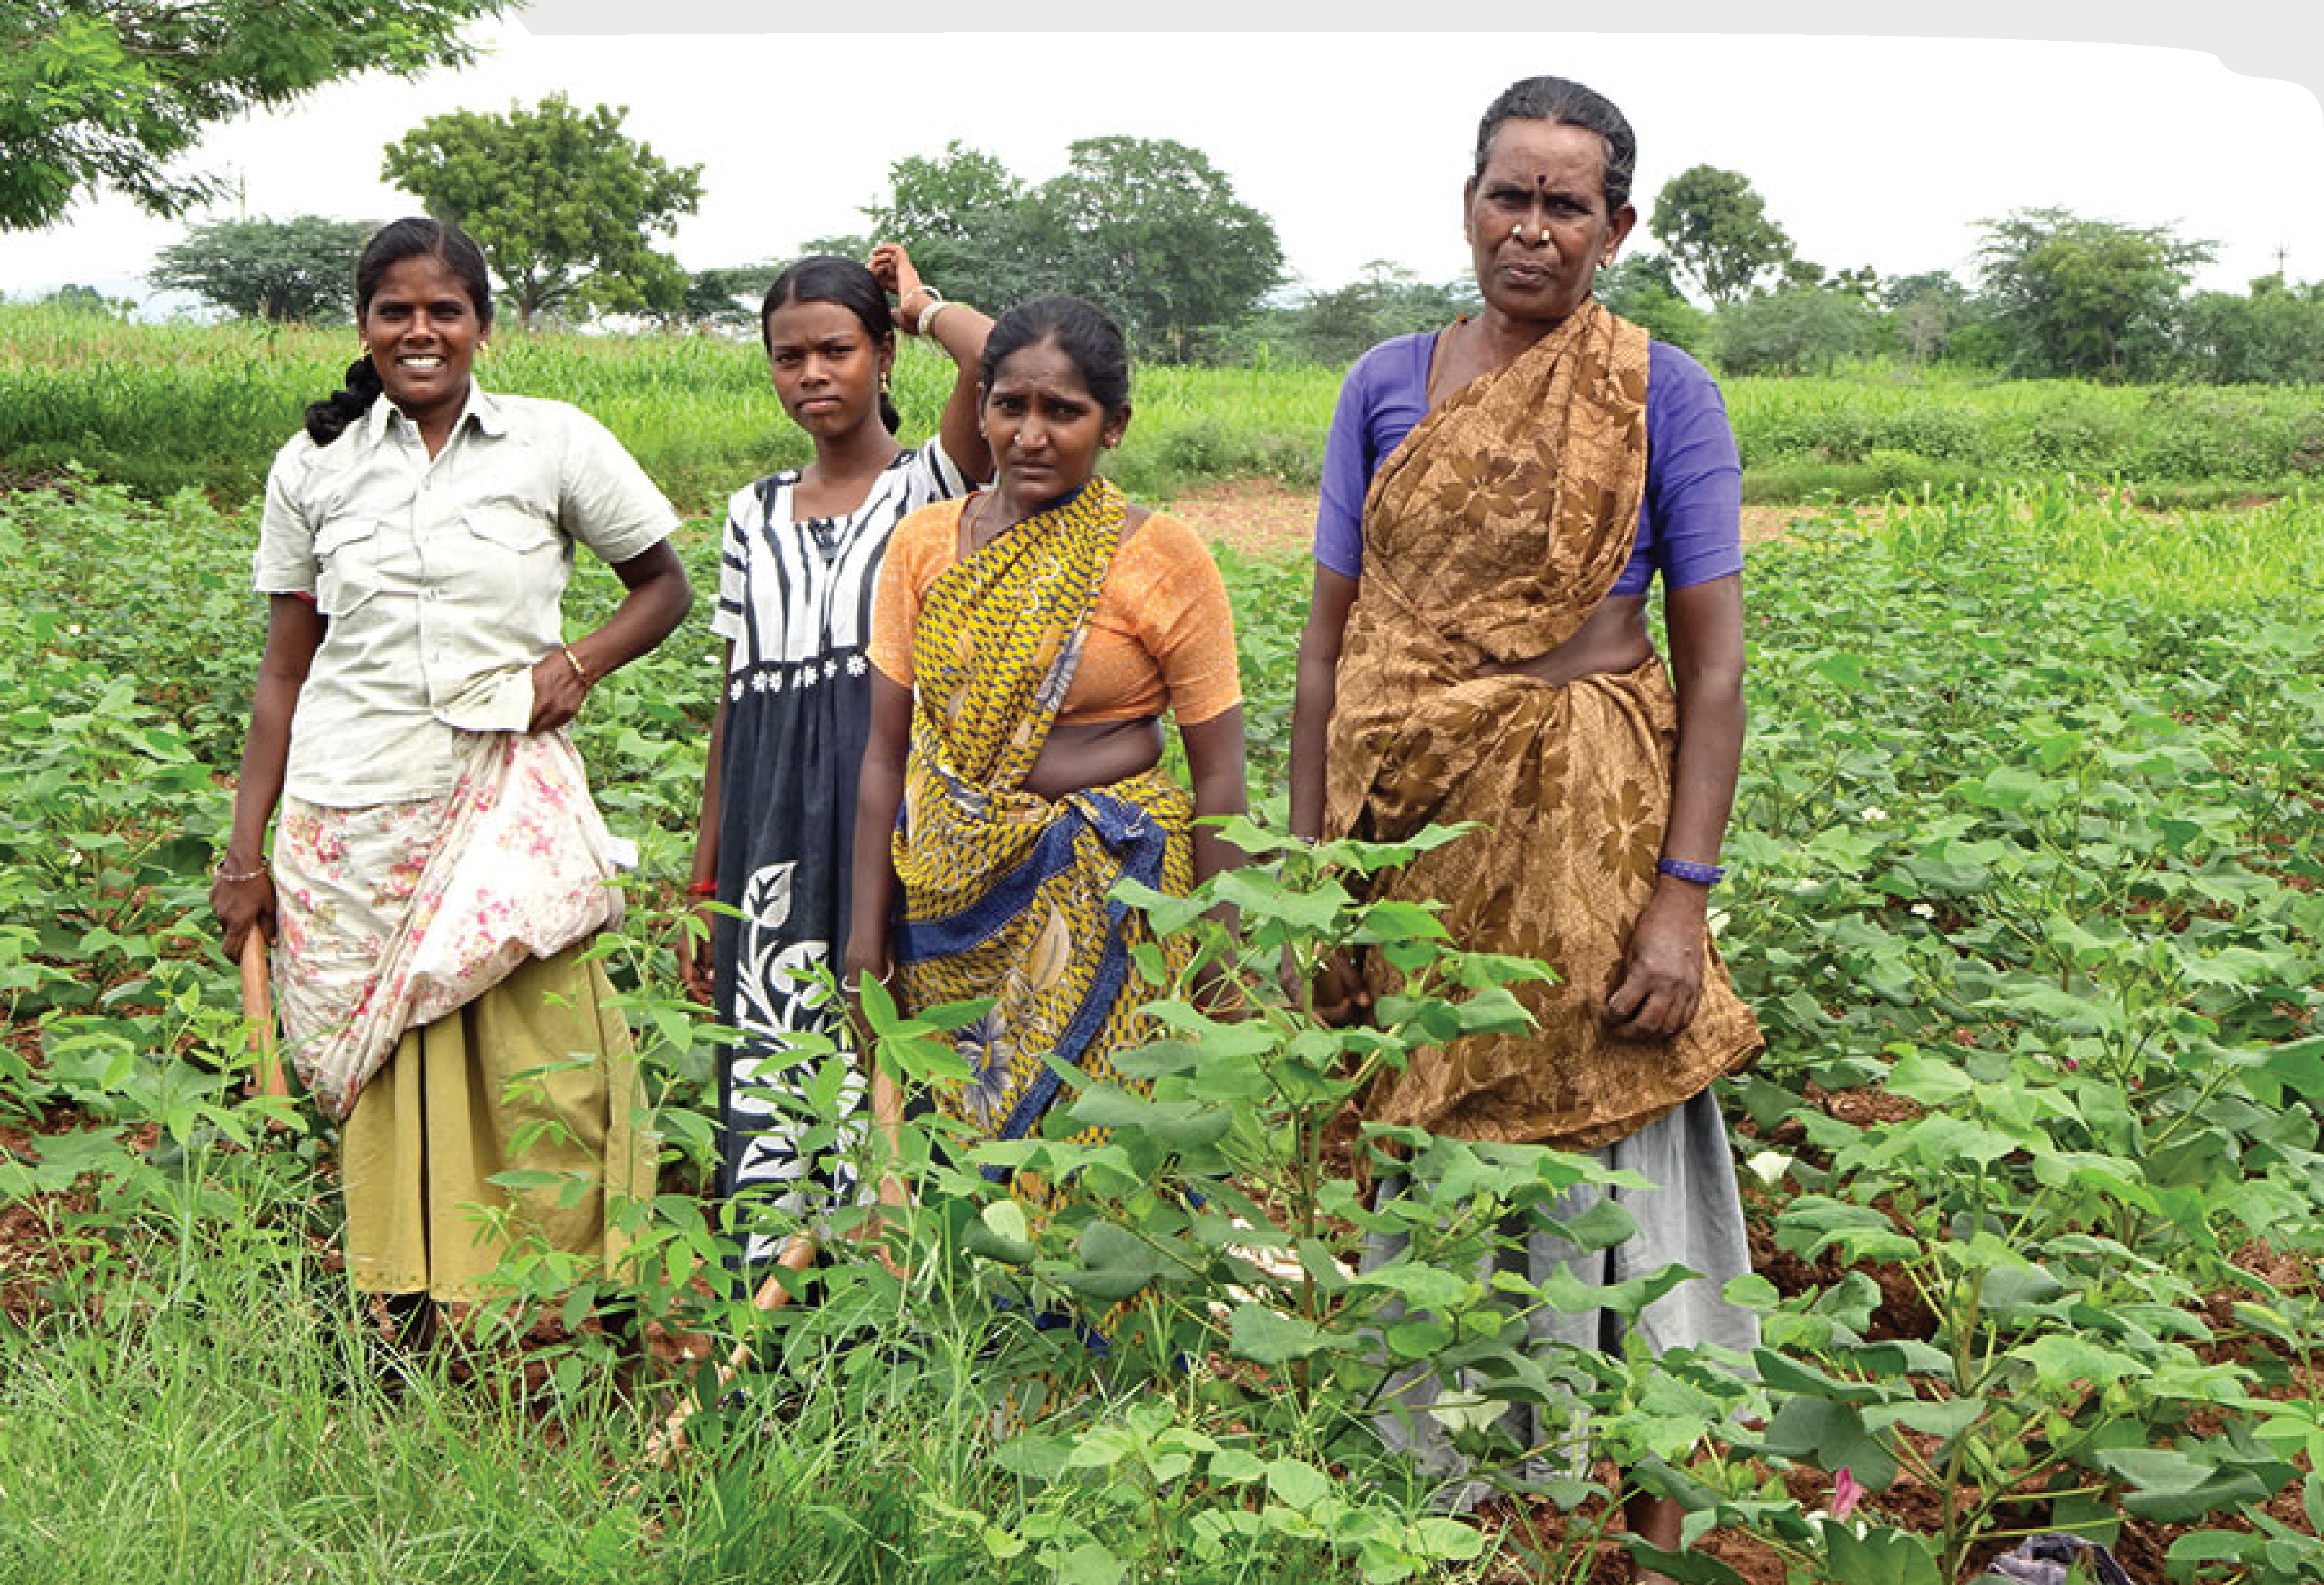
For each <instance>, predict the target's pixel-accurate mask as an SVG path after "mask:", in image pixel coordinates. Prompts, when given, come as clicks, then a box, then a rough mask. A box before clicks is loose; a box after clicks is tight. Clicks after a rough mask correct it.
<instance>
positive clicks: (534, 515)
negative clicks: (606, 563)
mask: <svg viewBox="0 0 2324 1585" xmlns="http://www.w3.org/2000/svg"><path fill="white" fill-rule="evenodd" d="M460 523H461V525H462V530H463V532H462V533H460V534H459V535H457V536H456V537H457V538H458V539H459V540H460V541H462V542H463V543H462V545H461V552H460V559H461V560H462V561H464V562H466V567H465V568H464V569H463V570H462V571H463V573H464V575H465V577H466V579H472V580H474V581H475V583H476V584H478V585H480V586H483V587H487V588H490V589H493V590H496V591H497V593H498V595H499V597H500V598H521V597H522V596H523V594H524V593H526V592H528V591H530V590H537V589H543V588H546V589H560V588H561V587H562V585H563V579H562V576H561V575H562V572H563V570H564V565H565V558H566V557H567V555H568V554H569V553H570V552H569V550H568V546H569V544H570V542H569V541H567V539H566V537H565V535H564V534H563V533H560V532H559V531H558V528H557V525H556V524H553V523H551V522H549V519H547V518H546V517H543V516H541V515H540V514H539V513H538V512H535V511H534V510H532V508H530V506H528V505H525V503H523V502H522V501H519V500H513V499H506V500H490V501H479V502H477V503H476V504H475V505H473V506H471V507H469V508H468V509H467V510H466V512H464V513H462V514H461V515H460Z"/></svg>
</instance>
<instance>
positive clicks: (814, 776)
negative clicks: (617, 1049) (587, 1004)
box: [710, 439, 968, 1265]
mask: <svg viewBox="0 0 2324 1585" xmlns="http://www.w3.org/2000/svg"><path fill="white" fill-rule="evenodd" d="M797 487H798V474H797V473H796V472H785V473H778V474H771V475H770V476H768V477H765V478H762V479H761V480H759V481H758V482H757V483H756V484H753V485H751V486H749V487H746V488H744V489H742V490H738V491H736V492H735V494H734V496H733V501H732V502H731V504H730V505H729V507H728V511H727V516H726V533H725V541H724V556H723V557H722V559H721V565H720V568H719V575H718V615H717V616H716V617H715V619H714V620H713V621H712V622H711V625H710V626H711V631H712V632H714V633H716V634H718V635H720V636H721V637H724V638H726V639H729V640H732V641H733V659H732V662H731V663H730V665H729V668H728V671H727V675H726V739H725V749H724V758H723V761H722V769H721V776H722V779H721V783H720V790H719V805H718V807H719V830H718V896H719V900H720V901H721V902H724V903H726V904H731V905H732V906H733V907H734V908H735V909H736V910H737V911H738V912H739V913H741V915H742V917H741V918H740V919H739V920H737V919H730V918H726V917H724V916H721V917H720V918H719V919H718V921H717V922H716V925H715V930H714V932H713V935H712V941H713V945H714V949H715V969H716V984H717V1007H718V1015H719V1017H720V1019H721V1020H722V1021H723V1022H724V1023H726V1024H731V1025H733V1027H734V1028H736V1029H738V1030H740V1031H741V1032H742V1034H743V1037H744V1038H743V1039H742V1042H741V1043H739V1044H736V1045H734V1046H732V1047H729V1048H728V1049H727V1051H726V1052H725V1053H724V1056H723V1059H722V1061H721V1063H720V1075H719V1085H718V1102H719V1117H720V1120H721V1123H722V1126H723V1131H724V1146H723V1155H722V1161H721V1171H720V1174H719V1177H720V1183H719V1187H720V1190H721V1191H722V1192H724V1193H725V1194H727V1195H729V1196H734V1197H740V1198H742V1199H744V1200H748V1201H751V1202H753V1204H754V1205H755V1204H764V1203H772V1204H775V1205H778V1206H779V1207H781V1208H782V1209H783V1210H785V1211H787V1212H788V1213H790V1214H791V1215H793V1216H798V1215H808V1216H812V1215H813V1214H814V1211H815V1208H816V1204H817V1203H834V1202H835V1203H838V1204H843V1205H844V1204H849V1203H852V1202H853V1200H854V1199H855V1197H856V1187H857V1186H856V1182H855V1178H856V1174H855V1173H854V1171H853V1168H852V1167H851V1166H850V1165H848V1164H847V1163H846V1161H845V1160H844V1159H842V1158H843V1157H844V1156H847V1155H852V1154H853V1148H854V1147H853V1141H854V1140H855V1139H857V1138H858V1137H860V1130H861V1123H860V1120H858V1118H857V1117H856V1114H857V1113H859V1112H860V1110H861V1106H862V1095H861V1087H860V1085H859V1084H858V1083H857V1082H856V1081H855V1080H853V1078H852V1077H849V1078H847V1079H846V1080H844V1082H843V1081H842V1080H841V1078H840V1075H841V1074H842V1072H843V1071H844V1070H846V1069H847V1067H848V1065H847V1064H846V1063H845V1061H844V1058H843V1059H841V1060H840V1061H839V1063H838V1065H836V1066H833V1065H831V1063H830V1060H829V1059H826V1058H824V1057H821V1056H818V1055H814V1054H807V1053H801V1052H798V1043H797V1042H796V1041H795V1039H794V1038H793V1037H794V1036H796V1035H797V1034H798V1033H801V1032H817V1033H836V1032H837V1030H838V1028H839V1018H838V1008H837V1006H836V1005H835V1003H834V1002H833V1001H832V999H831V997H830V995H829V992H828V990H827V988H826V987H825V982H824V980H823V978H822V976H823V975H824V974H825V973H826V972H827V973H828V975H829V976H830V978H831V981H832V982H833V983H836V981H837V978H838V975H839V969H840V958H841V955H842V954H843V953H844V951H845V950H846V945H847V920H848V915H847V894H848V869H849V864H850V861H851V859H852V857H853V841H854V836H855V783H856V774H857V772H858V770H859V768H860V766H861V765H862V759H863V743H864V738H865V737H866V735H867V733H868V731H869V728H870V726H871V666H870V663H868V662H867V661H866V660H865V658H864V653H863V652H864V646H865V644H867V643H868V642H869V641H870V639H871V591H872V587H873V585H874V584H875V583H876V582H877V581H878V579H879V572H880V559H881V556H882V554H884V553H885V552H886V550H887V546H888V535H889V533H890V532H891V531H892V530H893V529H894V528H895V526H896V524H897V523H898V522H899V521H900V520H901V519H902V518H903V517H904V515H905V514H907V513H909V512H913V511H916V510H918V508H919V507H921V506H924V505H927V504H928V503H929V502H930V501H933V500H936V499H939V498H942V497H945V496H957V495H960V494H962V493H963V492H964V491H965V490H966V489H967V487H968V480H967V479H966V478H965V477H964V475H963V474H962V472H961V470H960V467H959V465H958V464H957V463H955V462H954V461H953V459H951V458H949V457H947V456H945V451H944V447H943V443H942V441H941V440H939V439H931V440H928V441H927V444H925V445H923V446H921V447H920V448H919V449H918V450H908V451H904V452H902V453H900V454H899V456H898V457H897V458H896V459H895V460H894V461H893V462H891V463H890V464H889V465H888V468H887V469H886V471H885V472H883V473H882V474H881V476H880V477H879V478H878V479H877V480H876V481H874V483H873V484H872V486H871V494H870V495H868V496H865V497H864V501H863V505H862V506H860V507H858V508H857V509H856V510H855V511H854V512H853V513H851V514H848V515H846V516H844V517H809V518H804V519H798V518H795V517H794V516H793V514H792V505H791V503H792V498H793V493H794V491H795V490H796V489H797ZM826 1069H827V1070H828V1071H826ZM743 1209H744V1210H746V1212H747V1210H750V1209H751V1207H748V1206H746V1207H745V1208H743ZM780 1242H781V1235H780V1231H779V1229H768V1230H767V1231H764V1232H761V1231H752V1233H751V1234H750V1235H749V1236H748V1237H747V1238H746V1240H745V1243H744V1259H745V1261H746V1262H747V1263H749V1264H752V1265H756V1264H758V1263H759V1262H761V1261H763V1260H766V1259H768V1258H770V1257H771V1256H773V1255H774V1254H775V1253H776V1250H777V1248H778V1247H779V1244H780Z"/></svg>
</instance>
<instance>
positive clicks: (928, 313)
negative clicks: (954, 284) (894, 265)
mask: <svg viewBox="0 0 2324 1585" xmlns="http://www.w3.org/2000/svg"><path fill="white" fill-rule="evenodd" d="M920 290H921V291H923V292H927V294H928V298H929V301H928V306H927V307H926V308H924V309H922V310H921V311H920V318H919V322H918V324H916V325H914V326H913V327H912V334H913V335H915V336H925V335H927V333H928V327H929V326H930V325H933V324H935V323H936V316H937V315H938V314H940V313H942V312H944V311H945V310H946V309H948V308H950V307H951V306H952V304H951V303H949V302H946V301H945V296H944V293H943V292H938V291H937V290H936V288H935V287H933V286H923V287H921V288H920Z"/></svg>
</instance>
